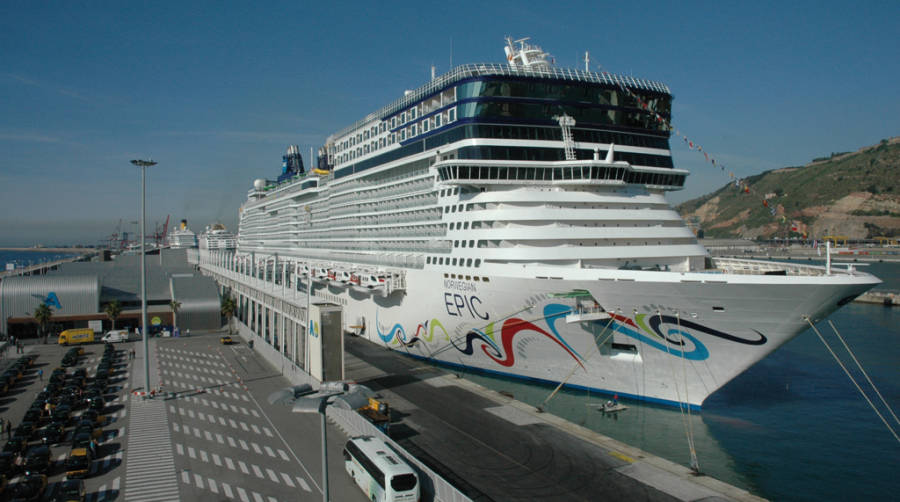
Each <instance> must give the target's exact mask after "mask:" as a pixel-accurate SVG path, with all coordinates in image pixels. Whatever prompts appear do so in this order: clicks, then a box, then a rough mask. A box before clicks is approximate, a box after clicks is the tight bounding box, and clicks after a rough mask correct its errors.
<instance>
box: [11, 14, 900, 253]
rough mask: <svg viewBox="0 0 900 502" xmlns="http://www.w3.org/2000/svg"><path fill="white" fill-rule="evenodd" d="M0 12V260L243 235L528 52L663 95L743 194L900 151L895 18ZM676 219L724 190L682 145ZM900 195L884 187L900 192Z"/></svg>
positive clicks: (676, 148) (899, 46)
mask: <svg viewBox="0 0 900 502" xmlns="http://www.w3.org/2000/svg"><path fill="white" fill-rule="evenodd" d="M324 4H325V2H221V1H220V2H167V1H160V2H121V1H117V2H99V1H97V2H77V3H76V2H31V1H26V2H19V1H5V2H2V3H0V210H2V212H0V245H31V244H34V243H44V244H61V243H75V242H82V243H96V242H98V241H99V240H101V239H103V238H105V237H106V236H108V235H109V234H110V233H112V232H113V230H114V229H115V227H116V224H117V223H118V221H119V219H123V220H125V222H126V223H125V227H126V228H125V229H126V230H128V229H129V228H128V227H130V229H131V230H133V229H134V226H133V225H129V224H128V222H129V221H134V220H137V219H138V216H139V214H140V192H139V190H140V183H139V180H140V177H139V171H138V169H136V168H134V167H132V166H131V165H130V164H129V160H130V159H133V158H149V157H152V158H153V159H154V160H157V161H158V162H159V165H158V166H156V167H154V168H152V169H151V170H150V171H149V172H148V222H149V223H148V227H150V228H152V227H153V226H154V225H155V223H156V222H160V223H161V222H162V221H164V220H165V218H166V215H169V214H170V215H171V217H172V220H173V222H174V221H177V220H179V219H181V218H187V219H188V220H189V222H190V226H191V227H192V228H193V229H194V230H195V231H198V232H199V231H200V230H202V229H203V227H204V226H205V225H206V224H208V223H212V222H215V221H221V222H223V223H225V224H226V225H227V226H228V227H229V228H230V229H235V228H236V224H237V214H238V207H239V206H240V204H241V203H242V202H243V200H244V199H245V197H246V194H247V190H248V189H249V188H250V187H251V185H252V182H253V179H255V178H261V177H270V178H273V177H275V176H277V174H278V173H279V172H280V163H281V155H282V153H283V151H284V149H285V148H286V147H287V145H288V144H299V145H300V149H301V152H303V154H304V161H305V162H308V155H309V153H308V152H309V148H310V147H311V146H315V147H318V146H319V145H321V144H322V142H323V141H324V139H325V137H327V136H328V135H329V134H331V133H333V132H335V131H337V130H339V129H341V128H343V127H345V126H347V125H349V124H351V123H352V122H354V121H356V120H357V119H359V118H361V117H363V116H364V115H366V114H368V113H370V112H372V111H374V110H376V109H378V108H380V107H381V106H383V105H385V104H387V103H388V102H390V101H392V100H394V99H396V98H398V97H399V96H401V95H402V93H403V90H404V89H412V88H415V87H418V86H419V85H422V84H424V83H425V82H426V81H427V79H428V76H429V73H430V66H431V65H432V64H434V65H435V66H436V67H437V71H438V73H443V72H445V71H447V70H448V68H449V67H450V64H451V58H452V63H453V64H454V65H457V64H462V63H476V62H502V61H503V37H504V36H506V35H511V36H513V37H525V36H530V37H532V41H533V42H535V43H537V44H539V45H541V46H542V47H543V48H544V50H546V51H548V52H550V53H551V54H553V56H555V58H556V62H557V65H559V66H577V67H582V66H583V63H582V62H581V58H582V57H583V54H584V51H585V50H589V51H590V53H591V56H592V59H593V62H594V68H595V69H596V68H597V65H602V68H603V69H604V70H606V71H610V72H613V73H621V74H631V75H634V76H638V77H643V78H648V79H653V80H660V81H663V82H665V83H666V84H668V85H669V87H670V89H671V90H672V93H673V94H674V96H675V99H674V103H673V123H674V125H675V126H676V127H678V128H679V130H681V131H682V132H683V133H685V134H687V135H688V136H689V137H690V138H691V139H693V140H694V141H696V142H698V143H699V144H701V145H703V147H704V149H705V150H706V151H708V152H710V153H711V154H713V155H714V156H715V157H716V158H717V159H719V161H721V162H724V163H725V164H726V165H727V166H728V167H729V169H730V170H733V171H734V172H736V173H737V174H738V175H739V176H747V175H751V174H756V173H759V172H761V171H764V170H767V169H772V168H776V167H781V166H786V165H801V164H805V163H806V162H808V161H809V160H811V159H812V158H814V157H818V156H821V155H827V154H829V153H831V152H834V151H846V150H855V149H857V148H859V147H862V146H865V145H870V144H874V143H877V142H878V141H879V140H881V139H882V138H887V137H890V136H895V135H898V134H900V91H898V89H900V85H898V82H900V63H898V61H900V35H898V33H900V30H898V29H897V24H896V23H897V19H900V2H897V1H885V2H876V1H870V2H828V1H824V2H823V1H819V2H721V1H720V2H665V3H661V5H654V3H653V2H637V3H635V2H601V1H596V0H595V1H589V2H511V1H494V2H468V1H454V2H440V3H435V4H434V5H430V4H429V3H427V2H332V3H330V5H324ZM672 150H673V155H674V157H675V165H676V166H677V167H681V168H686V169H689V170H690V171H691V172H692V174H691V176H690V177H689V178H688V182H687V188H686V189H685V190H684V191H682V192H676V193H673V194H670V196H669V200H670V201H672V202H680V201H683V200H686V199H688V198H692V197H695V196H699V195H702V194H704V193H707V192H709V191H711V190H713V189H715V188H718V187H720V186H721V185H723V184H725V183H727V182H728V177H727V175H723V174H722V173H721V172H720V171H718V170H715V169H713V168H712V167H710V166H709V165H708V164H706V163H705V161H704V160H703V157H702V155H699V154H697V153H696V152H692V151H689V150H688V149H687V148H686V147H685V146H683V145H682V144H681V142H680V141H674V140H673V141H672ZM897 181H898V180H891V182H893V183H895V184H896V183H897Z"/></svg>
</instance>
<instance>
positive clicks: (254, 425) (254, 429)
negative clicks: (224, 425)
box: [241, 422, 262, 434]
mask: <svg viewBox="0 0 900 502" xmlns="http://www.w3.org/2000/svg"><path fill="white" fill-rule="evenodd" d="M241 423H243V422H241ZM250 427H251V428H252V429H253V432H255V433H257V434H262V432H260V430H259V427H257V426H256V424H250Z"/></svg>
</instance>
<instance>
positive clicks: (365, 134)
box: [363, 131, 369, 139]
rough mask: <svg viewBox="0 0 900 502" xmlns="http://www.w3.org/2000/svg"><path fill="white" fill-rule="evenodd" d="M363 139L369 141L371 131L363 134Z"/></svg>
mask: <svg viewBox="0 0 900 502" xmlns="http://www.w3.org/2000/svg"><path fill="white" fill-rule="evenodd" d="M363 139H369V131H366V132H365V133H363Z"/></svg>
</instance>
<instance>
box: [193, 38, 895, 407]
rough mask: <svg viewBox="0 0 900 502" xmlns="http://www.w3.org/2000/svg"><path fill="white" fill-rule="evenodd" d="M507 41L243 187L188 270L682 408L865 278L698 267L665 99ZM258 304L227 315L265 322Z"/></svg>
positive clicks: (479, 361) (411, 349) (738, 265)
mask: <svg viewBox="0 0 900 502" xmlns="http://www.w3.org/2000/svg"><path fill="white" fill-rule="evenodd" d="M505 50H506V56H507V64H490V63H486V64H469V65H463V66H459V67H456V68H454V69H453V70H451V71H450V72H449V73H447V74H445V75H443V76H440V77H438V78H435V79H433V80H431V81H430V82H428V83H427V84H425V85H424V86H422V87H420V88H418V89H416V90H414V91H412V92H408V93H406V94H405V95H404V96H403V97H402V98H400V99H398V100H397V101H394V102H393V103H391V104H389V105H387V106H385V107H383V108H381V109H379V110H377V111H376V112H374V113H371V114H369V115H367V116H366V117H365V118H363V119H362V120H360V121H358V122H357V123H355V124H353V125H352V126H350V127H347V128H346V129H344V130H342V131H339V132H338V133H336V134H334V135H332V136H330V137H329V138H328V139H327V141H326V144H325V145H324V146H323V147H321V148H320V149H319V152H318V162H317V163H316V164H315V165H316V168H315V169H313V170H312V171H311V172H309V173H299V174H296V175H293V176H291V177H289V178H288V179H285V180H282V182H280V183H279V182H268V181H266V180H263V179H259V180H256V182H255V183H254V187H253V189H251V190H250V192H249V193H248V200H247V202H246V203H245V204H244V205H243V206H242V208H241V213H240V231H239V238H238V249H237V251H236V252H235V253H227V254H221V253H220V254H217V255H215V256H207V257H205V258H203V257H202V256H201V260H202V261H204V263H205V264H206V265H205V266H207V267H209V270H211V271H216V270H217V269H216V267H222V268H224V269H227V270H228V271H229V273H230V274H231V276H233V277H242V276H243V277H252V278H254V279H259V278H263V280H266V278H272V280H273V281H275V282H279V278H280V282H281V283H282V284H283V285H284V286H289V287H290V288H291V289H290V293H288V294H289V295H290V297H285V298H284V300H290V299H292V298H296V291H295V290H297V289H301V290H302V289H303V287H302V286H301V283H305V282H306V281H307V280H311V281H312V285H313V288H312V294H313V296H314V297H316V298H323V299H328V300H330V301H333V302H335V303H338V304H340V305H342V306H343V307H344V309H345V319H347V324H348V326H347V328H348V330H349V329H352V330H355V331H357V332H358V333H360V334H361V335H362V336H365V337H367V338H369V339H370V340H372V341H373V342H376V343H380V344H384V345H386V346H388V347H391V348H394V349H397V350H401V351H403V352H405V353H407V354H409V355H411V356H414V357H420V358H425V359H431V360H436V361H440V362H443V363H446V364H452V365H461V366H465V367H471V368H477V369H480V370H484V371H490V372H498V373H503V374H508V375H514V376H520V377H527V378H533V379H538V380H542V381H548V382H559V381H563V380H564V379H566V382H567V383H568V384H570V385H573V386H578V387H585V388H591V389H597V390H601V391H608V392H616V393H619V394H620V395H628V396H633V397H636V398H640V399H647V400H654V401H659V402H665V403H677V402H685V403H690V404H692V405H694V406H699V405H700V404H701V403H702V402H703V400H704V399H705V398H706V397H707V396H708V395H709V394H710V393H712V392H713V391H715V390H716V389H718V388H719V387H721V386H722V385H724V384H725V383H727V382H728V381H729V380H731V379H732V378H734V376H736V375H738V374H739V373H741V372H742V371H744V370H745V369H746V368H748V367H749V366H750V365H752V364H754V363H755V362H757V361H759V360H760V359H761V358H763V357H765V355H767V354H768V353H769V352H771V351H772V350H774V349H775V348H777V347H778V346H780V345H781V344H783V343H784V342H786V341H787V340H789V339H790V338H791V337H793V336H795V335H796V334H798V333H800V332H801V331H802V330H803V329H805V328H806V327H807V323H806V321H805V320H804V317H809V318H810V319H813V320H817V319H820V318H821V317H823V316H825V315H827V314H828V313H830V312H831V311H833V310H834V309H836V308H838V306H839V305H842V304H843V303H845V302H847V301H849V300H850V299H852V298H854V297H855V296H857V295H859V294H861V293H862V292H864V291H865V290H867V289H869V288H870V287H872V286H873V285H874V284H877V283H878V280H877V279H876V278H874V277H873V276H871V275H868V274H865V273H860V272H856V271H849V270H848V271H837V270H826V269H825V268H823V267H813V266H802V265H788V264H780V263H770V262H760V261H751V260H735V259H730V260H729V259H716V258H711V257H710V256H709V255H708V253H707V252H706V250H705V249H704V248H703V247H702V246H701V245H700V244H699V243H698V241H697V240H696V238H695V237H694V235H693V233H692V232H691V231H690V230H689V229H688V228H687V227H686V226H685V223H684V222H683V221H682V219H681V217H680V216H679V215H678V214H677V212H676V211H674V210H673V209H672V208H671V207H670V206H669V204H668V203H667V202H666V199H665V197H664V194H665V192H667V191H671V190H679V189H681V188H682V187H683V186H684V182H685V178H686V176H687V174H688V172H687V171H685V170H681V169H676V168H674V167H673V164H672V157H671V153H670V150H669V131H668V130H667V127H666V125H665V123H664V122H661V121H659V120H656V119H654V116H655V115H654V114H659V115H660V116H662V117H664V118H666V119H669V118H670V116H671V101H672V95H671V93H670V92H669V89H668V87H666V86H665V85H664V84H662V83H659V82H654V81H648V80H643V79H636V78H632V77H623V76H617V75H612V74H608V73H595V72H589V71H581V70H575V69H562V68H556V67H554V66H553V65H552V64H551V63H550V61H549V57H548V55H547V54H546V53H545V52H543V51H542V50H541V49H540V48H539V47H537V46H534V45H531V44H528V43H526V40H518V41H512V40H508V41H507V46H506V49H505ZM634 95H637V96H640V98H641V102H642V103H640V104H639V102H638V101H637V100H636V99H635V98H634ZM643 105H646V108H645V107H644V106H643ZM651 112H652V113H651ZM298 155H299V153H298ZM307 278H308V279H307ZM258 298H259V295H255V294H241V297H240V298H239V311H240V312H241V315H243V316H244V317H247V318H252V319H253V321H252V323H251V324H253V325H256V326H262V328H263V329H268V328H267V326H268V325H269V323H267V322H261V321H260V317H259V316H260V315H261V314H259V310H258V309H259V304H258V301H259V300H258ZM297 308H298V309H299V308H302V302H300V303H298V304H297ZM274 324H275V325H277V326H282V325H283V323H279V322H277V321H276V322H275V323H274ZM280 336H305V333H304V331H303V329H302V326H301V329H300V331H299V334H298V333H297V332H296V331H295V332H293V333H292V334H287V335H285V334H282V335H280ZM281 343H282V344H284V343H285V342H284V341H283V340H282V342H281ZM293 343H294V344H295V345H296V344H297V343H300V344H301V345H302V342H297V341H296V339H295V341H294V342H293ZM282 349H284V346H282ZM295 352H296V349H295Z"/></svg>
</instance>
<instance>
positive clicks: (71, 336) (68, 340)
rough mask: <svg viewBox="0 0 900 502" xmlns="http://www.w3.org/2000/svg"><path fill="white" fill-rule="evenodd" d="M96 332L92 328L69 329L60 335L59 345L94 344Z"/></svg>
mask: <svg viewBox="0 0 900 502" xmlns="http://www.w3.org/2000/svg"><path fill="white" fill-rule="evenodd" d="M93 341H94V330H93V329H91V328H78V329H67V330H65V331H63V332H62V333H60V334H59V344H60V345H69V344H77V343H92V342H93Z"/></svg>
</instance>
